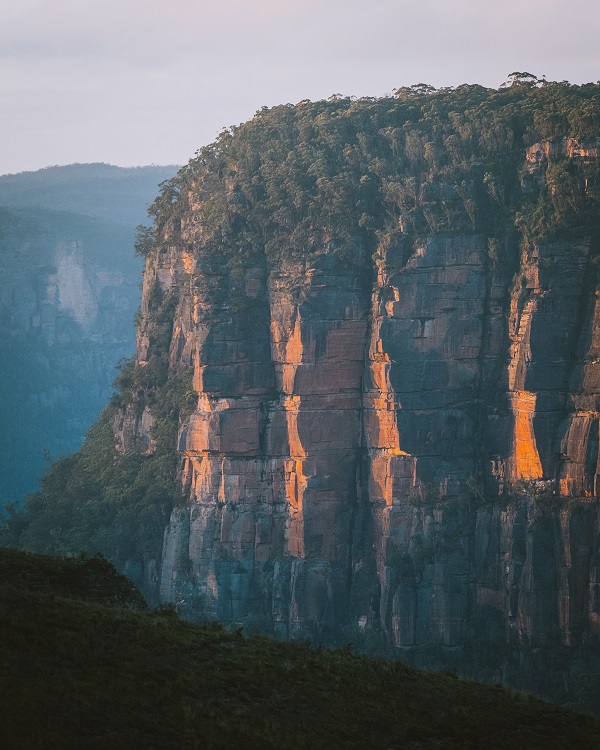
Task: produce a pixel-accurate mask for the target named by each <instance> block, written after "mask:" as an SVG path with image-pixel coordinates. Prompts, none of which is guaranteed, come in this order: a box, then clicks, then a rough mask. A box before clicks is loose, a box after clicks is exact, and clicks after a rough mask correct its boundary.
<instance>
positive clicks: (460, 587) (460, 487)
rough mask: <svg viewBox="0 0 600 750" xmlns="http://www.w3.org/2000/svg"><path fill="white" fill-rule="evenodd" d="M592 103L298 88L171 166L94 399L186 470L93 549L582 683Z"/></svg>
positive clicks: (595, 404) (426, 646) (591, 531)
mask: <svg viewBox="0 0 600 750" xmlns="http://www.w3.org/2000/svg"><path fill="white" fill-rule="evenodd" d="M599 103H600V93H599V89H598V87H597V86H595V85H591V84H590V85H587V86H582V87H577V86H569V85H568V84H544V85H543V86H535V85H532V84H519V85H514V86H512V87H510V88H507V89H504V90H502V89H501V90H499V91H493V90H487V89H483V88H482V87H478V86H464V87H460V88H459V89H457V90H442V91H439V92H433V93H428V92H423V91H422V90H421V89H420V88H418V87H417V88H414V89H409V90H406V89H404V90H399V91H398V92H397V93H396V96H395V97H394V98H388V99H382V100H356V101H351V100H347V99H336V98H333V99H332V100H329V101H328V102H318V103H315V104H313V103H310V102H302V103H300V104H299V105H296V106H295V107H291V106H286V107H279V108H275V109H273V110H263V111H261V112H259V113H258V114H257V116H256V117H255V119H254V120H252V121H251V122H250V123H247V124H245V125H242V126H240V127H239V128H236V129H234V130H233V131H231V132H227V133H224V134H223V135H222V136H221V137H220V139H219V141H218V142H217V143H216V144H214V145H213V146H211V147H208V148H206V149H203V150H201V151H200V152H199V153H198V155H197V157H196V158H195V159H193V160H192V161H191V162H190V163H189V165H188V166H187V167H186V168H184V169H183V170H182V171H181V172H180V173H179V175H178V177H177V178H175V179H174V180H172V181H171V182H170V183H169V184H168V185H167V186H165V188H164V190H163V192H162V193H161V195H160V196H159V198H158V199H157V201H156V202H155V204H154V206H153V210H154V213H155V216H156V221H155V225H154V229H153V235H152V237H150V238H149V242H148V245H147V247H146V251H147V259H146V270H145V274H144V287H143V301H142V308H141V316H140V323H139V326H138V331H137V354H136V360H135V364H134V365H132V367H131V370H130V371H129V372H128V373H127V377H126V378H125V379H124V380H123V381H122V383H121V386H122V388H121V395H120V397H119V400H118V403H116V404H115V406H114V408H113V410H112V411H110V412H109V413H107V414H106V415H105V420H107V422H108V421H110V424H111V425H112V430H113V431H114V435H115V436H116V440H117V444H118V450H119V451H120V455H121V458H120V459H119V460H122V461H123V460H125V458H126V457H127V456H128V455H130V454H131V451H134V452H135V451H137V454H136V455H138V460H139V461H140V462H142V463H143V465H144V466H146V467H148V466H151V465H156V464H153V461H155V460H156V461H157V460H158V457H160V460H161V461H166V456H167V454H168V453H169V451H171V453H170V454H169V455H170V456H171V458H172V464H171V467H172V469H170V471H172V472H176V480H177V485H178V487H179V490H178V492H176V493H175V494H172V495H170V496H169V498H170V500H169V502H170V503H172V504H173V509H172V512H171V515H170V519H169V521H168V523H167V524H166V527H165V528H164V544H163V545H162V553H161V557H160V559H159V558H158V554H157V552H156V550H157V549H158V546H159V545H158V544H155V546H154V547H153V549H154V552H153V554H154V558H153V559H152V560H150V559H149V557H148V556H146V557H145V558H144V556H143V555H141V558H142V559H139V558H138V559H137V562H136V560H134V559H133V558H132V557H131V555H132V554H133V553H131V552H130V553H128V554H129V557H127V555H125V553H123V552H122V549H121V548H119V550H116V548H115V547H112V548H111V549H112V550H114V551H113V557H117V558H119V556H120V558H119V559H120V560H121V567H122V568H123V569H127V570H128V571H129V572H130V573H131V574H133V575H134V576H137V579H136V580H138V582H140V585H142V586H144V587H145V589H144V590H145V591H146V593H148V592H149V591H152V590H154V591H158V592H159V593H158V596H159V599H160V601H161V602H163V603H169V604H173V605H174V606H175V607H176V608H177V610H178V611H179V612H180V613H182V615H183V616H185V617H186V618H189V619H192V620H206V619H217V620H219V621H222V622H225V623H230V624H235V625H236V626H240V625H243V626H244V627H245V628H249V629H258V630H263V631H267V632H271V633H274V634H276V635H278V636H281V637H292V638H304V637H309V638H313V639H317V640H324V641H329V642H331V641H335V640H336V639H337V640H340V639H343V640H353V641H354V642H356V643H359V644H360V645H362V646H363V647H365V648H375V647H377V648H385V647H387V648H392V649H393V650H394V651H395V652H396V653H400V654H401V655H402V657H403V658H404V659H406V660H409V661H412V662H414V663H417V664H420V665H427V666H434V667H441V666H443V665H452V666H455V667H457V668H460V669H461V670H462V671H463V672H465V673H468V674H474V675H476V676H478V677H480V678H486V679H490V680H494V681H504V682H506V683H508V684H512V685H516V686H519V687H526V688H527V689H533V690H537V691H538V692H540V693H542V694H545V695H548V696H550V697H552V698H553V699H555V700H561V701H575V702H578V705H580V706H585V707H589V706H590V701H592V698H590V696H592V695H593V693H594V690H595V687H594V685H595V683H594V682H593V681H594V674H597V673H598V667H599V666H600V650H599V637H600V600H599V599H598V585H599V583H598V582H599V573H600V570H599V564H600V557H599V555H600V515H599V510H600V505H599V504H598V487H597V476H598V471H599V470H598V465H599V464H598V462H599V447H598V446H599V437H598V435H599V433H598V424H599V419H600V406H599V401H598V395H599V389H600V368H599V364H598V363H599V362H600V357H599V353H598V347H599V346H600V339H599V336H600V333H599V322H600V319H599V318H598V316H599V315H600V309H599V301H598V300H599V299H600V285H599V276H598V268H599V266H600V261H598V257H599V251H600V245H599V238H600V234H599V228H600V223H599V219H600V213H599V205H598V199H599V197H600V195H599V186H600V168H599V162H598V137H599V135H600V133H599V131H598V122H600V119H599V116H600V109H599V106H600V104H599ZM188 378H191V386H190V385H189V380H188ZM169 425H170V430H171V432H169V433H168V434H167V432H166V428H167V426H169ZM159 428H160V429H159ZM175 429H176V431H177V436H176V451H174V448H175ZM110 434H111V436H112V434H113V433H112V432H111V433H110ZM165 441H167V442H165ZM168 441H172V442H171V443H170V447H168V450H167V448H165V446H166V445H167V443H168ZM153 456H155V457H157V458H156V459H154V458H153ZM74 471H75V474H71V475H70V476H76V475H77V471H78V470H77V468H75V469H74ZM164 497H167V494H165V495H164ZM73 502H74V506H75V505H76V500H75V499H74V500H73ZM153 502H154V503H155V506H153V507H158V500H155V501H153ZM167 506H169V503H167V502H166V501H165V502H163V504H162V505H161V506H160V507H161V512H162V513H163V514H164V515H163V517H166V514H167V512H168V511H167ZM169 507H170V506H169ZM121 512H124V511H122V510H120V511H119V513H121ZM107 528H108V527H107ZM32 538H33V537H31V535H30V537H29V539H30V540H31V539H32ZM136 543H137V544H138V547H137V548H136V550H139V539H138V542H136ZM135 554H138V555H139V552H136V553H135ZM134 557H135V555H134ZM136 566H137V567H136ZM154 587H156V588H154ZM592 707H593V706H592Z"/></svg>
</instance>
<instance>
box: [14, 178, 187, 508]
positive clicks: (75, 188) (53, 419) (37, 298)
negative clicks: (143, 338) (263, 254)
mask: <svg viewBox="0 0 600 750" xmlns="http://www.w3.org/2000/svg"><path fill="white" fill-rule="evenodd" d="M174 172H175V168H170V167H146V168H138V169H121V168H119V167H112V166H109V165H106V164H103V165H98V164H96V165H93V164H77V165H71V166H66V167H52V168H49V169H43V170H39V171H38V172H25V173H21V174H18V175H3V176H0V204H2V205H3V206H9V207H6V208H0V421H1V423H2V425H3V427H2V429H1V430H0V515H3V511H4V504H5V503H7V502H9V501H11V502H14V501H20V500H21V498H22V497H23V496H24V495H25V494H26V493H28V492H31V491H33V490H35V489H36V488H37V486H38V483H39V478H40V476H41V474H42V473H43V471H44V469H45V468H47V462H46V461H45V460H44V458H43V454H44V453H46V454H49V455H50V456H52V457H53V458H56V457H58V456H60V455H64V454H66V453H71V452H73V451H75V450H77V449H78V448H79V447H80V446H81V443H82V442H83V439H84V436H85V433H86V431H87V429H88V428H89V427H90V425H92V424H93V423H94V421H95V420H96V419H97V417H98V414H99V412H100V410H101V409H102V407H103V406H104V405H105V404H106V401H107V400H108V398H109V397H110V394H111V390H112V388H111V386H112V382H113V380H114V378H115V375H116V371H115V366H116V364H117V362H118V361H119V360H120V359H122V358H124V357H128V356H131V354H132V353H133V351H134V346H135V343H134V342H135V331H134V324H133V318H134V314H135V310H136V307H137V305H138V302H139V274H140V270H141V268H140V263H139V261H138V260H137V259H135V258H134V256H133V244H134V227H135V226H136V224H139V223H141V222H142V221H143V220H144V216H145V214H146V206H147V204H148V203H149V202H150V200H152V198H153V196H154V194H155V192H156V189H157V185H158V183H159V182H160V181H161V180H163V179H165V178H167V177H170V176H171V175H172V174H173V173H174ZM56 209H61V210H60V211H59V210H56Z"/></svg>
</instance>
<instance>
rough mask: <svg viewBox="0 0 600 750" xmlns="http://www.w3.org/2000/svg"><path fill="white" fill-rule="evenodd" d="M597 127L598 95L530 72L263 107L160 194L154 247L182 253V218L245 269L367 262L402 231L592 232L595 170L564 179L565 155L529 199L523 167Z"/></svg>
mask: <svg viewBox="0 0 600 750" xmlns="http://www.w3.org/2000/svg"><path fill="white" fill-rule="evenodd" d="M599 122H600V87H598V86H597V85H592V84H586V85H585V86H571V85H570V84H568V83H554V82H546V81H545V80H541V79H538V78H536V77H535V76H533V75H531V74H529V73H519V72H516V73H513V74H512V75H511V85H510V86H507V87H506V88H501V89H499V90H497V91H494V90H492V89H486V88H484V87H482V86H466V85H465V86H460V87H458V88H456V89H440V90H437V91H436V90H434V89H433V88H432V87H430V86H427V85H425V84H418V85H416V86H413V87H410V88H404V89H398V90H397V91H396V92H395V97H394V98H383V99H370V98H365V99H348V98H343V97H332V98H331V99H329V100H327V101H319V102H314V103H313V102H308V101H303V102H300V103H299V104H298V105H296V106H291V105H285V106H279V107H274V108H273V109H267V108H263V109H262V110H261V111H259V112H258V113H257V115H256V116H255V118H254V119H253V120H251V121H249V122H247V123H244V124H243V125H240V126H239V127H235V128H232V129H230V130H226V131H224V132H223V133H222V134H221V136H220V137H219V138H218V140H217V141H216V142H215V143H214V144H212V145H210V146H207V147H205V148H202V149H201V150H200V151H199V152H198V153H197V156H196V158H194V159H192V160H191V161H190V162H189V164H188V165H187V166H186V167H184V168H183V169H182V170H181V171H180V172H179V174H178V175H177V176H176V177H175V178H173V179H172V180H169V181H167V182H165V183H163V189H162V193H161V195H160V196H159V198H157V200H156V201H155V202H154V204H153V205H152V207H151V212H152V213H153V214H154V215H155V216H156V227H157V235H158V233H160V232H166V233H167V235H169V232H170V241H173V242H177V241H179V240H178V238H179V229H180V224H181V220H182V217H188V218H189V217H191V216H193V217H194V221H197V222H199V223H200V225H201V226H202V237H201V238H200V239H196V240H195V242H194V244H193V249H194V252H196V253H197V254H201V255H203V256H205V257H215V256H220V257H223V258H224V259H226V260H227V261H228V262H230V263H238V264H239V263H243V262H244V261H245V260H247V259H248V258H250V257H254V258H258V257H260V256H261V255H262V254H263V253H264V254H265V256H266V258H267V260H268V261H269V262H270V263H271V264H276V263H278V262H280V261H281V260H285V259H292V260H293V259H301V258H305V257H307V256H308V255H310V254H311V253H313V252H316V251H319V250H320V249H322V248H329V249H332V250H334V251H335V252H336V253H338V254H339V255H340V256H342V257H343V258H345V259H347V260H348V261H353V262H359V263H360V262H362V261H361V260H360V257H361V250H362V249H365V248H366V249H368V250H369V251H370V253H372V252H373V250H374V249H375V245H376V244H377V241H378V239H379V240H381V238H382V236H384V235H386V234H389V233H390V232H394V231H395V230H396V228H397V225H398V221H399V219H400V220H401V221H402V231H403V233H404V234H408V235H409V236H413V237H414V238H420V237H422V236H423V235H425V234H431V233H436V232H454V231H464V230H465V228H468V229H471V230H474V231H485V232H487V231H489V230H490V229H493V228H494V227H498V226H504V225H505V224H506V221H507V220H508V221H509V222H510V221H514V215H515V212H518V213H519V219H518V226H519V227H520V228H521V229H522V231H524V232H525V233H526V235H527V239H528V240H533V241H535V240H536V239H547V238H548V237H550V236H552V235H553V234H554V233H555V232H556V231H564V230H565V229H573V230H576V231H580V232H586V231H587V232H588V233H589V224H590V222H597V218H595V216H597V214H598V212H597V210H596V209H597V205H598V202H597V196H592V195H591V194H590V193H589V191H588V193H587V194H584V192H583V191H582V187H581V186H582V185H583V184H584V181H585V180H586V179H587V180H588V183H589V182H590V178H592V179H591V182H593V179H594V176H593V175H587V171H589V170H592V171H594V172H595V170H596V167H594V166H593V165H590V164H589V163H586V162H585V160H583V161H581V160H580V162H577V163H575V160H571V162H570V164H569V167H568V170H567V171H566V172H565V170H564V169H563V168H562V166H561V164H560V163H559V162H560V159H561V158H562V157H560V156H559V157H557V158H556V159H555V157H554V156H552V155H551V156H550V161H549V166H548V175H547V178H548V179H547V182H548V185H547V186H545V185H543V184H541V183H535V184H533V183H532V184H528V185H527V186H526V187H527V189H526V190H523V189H522V185H521V179H520V176H519V167H520V165H521V164H522V161H523V155H524V148H525V147H526V146H529V145H531V144H533V143H535V142H536V141H542V140H544V139H547V138H553V139H559V138H562V137H572V138H575V139H584V140H585V139H586V138H589V137H591V136H593V137H596V136H597V133H598V123H599ZM557 160H558V161H557ZM198 199H200V201H199V200H198ZM592 206H593V208H594V210H596V214H595V215H592V214H593V213H594V212H593V211H592V210H590V209H591V208H592ZM511 217H512V219H511ZM169 227H171V228H172V229H171V230H169ZM370 253H369V255H370Z"/></svg>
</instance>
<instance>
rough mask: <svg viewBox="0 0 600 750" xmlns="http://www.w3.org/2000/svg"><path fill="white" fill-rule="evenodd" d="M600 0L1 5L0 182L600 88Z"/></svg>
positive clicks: (163, 0)
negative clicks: (471, 87) (410, 99)
mask: <svg viewBox="0 0 600 750" xmlns="http://www.w3.org/2000/svg"><path fill="white" fill-rule="evenodd" d="M599 32H600V3H598V2H597V1H596V0H571V2H562V1H559V0H518V1H517V0H503V2H493V3H492V2H489V1H488V2H486V0H479V1H476V0H413V2H410V3H409V2H404V0H160V1H159V0H10V1H9V0H0V117H1V121H0V122H1V126H0V135H1V138H0V174H5V173H8V172H18V171H22V170H29V169H38V168H40V167H44V166H48V165H52V164H69V163H72V162H92V161H104V162H109V163H111V164H119V165H121V166H133V165H139V164H150V163H155V164H174V163H178V164H183V163H185V162H187V160H188V159H189V158H190V157H192V156H193V154H194V152H195V151H196V149H198V148H199V147H200V146H202V145H204V144H206V143H209V142H211V141H212V140H214V138H215V137H216V135H217V134H218V133H219V131H220V130H221V129H222V128H224V127H227V126H229V125H235V124H238V123H240V122H242V121H244V120H247V119H249V118H250V117H252V115H253V114H254V112H255V111H256V110H258V109H260V107H262V106H264V105H267V106H270V105H274V104H279V103H285V102H298V101H300V100H301V99H322V98H326V97H328V96H330V95H331V94H345V95H356V96H362V95H368V96H377V95H382V94H385V93H390V92H391V91H392V90H393V89H395V88H398V87H399V86H407V85H411V84H413V83H419V82H424V83H429V84H432V85H433V86H436V87H440V86H455V85H458V84H460V83H481V84H483V85H486V86H494V87H496V86H498V85H499V84H501V83H502V82H503V81H505V80H506V78H507V77H508V74H509V73H511V72H512V71H515V70H519V71H528V72H531V73H533V74H535V75H537V76H540V77H541V76H542V75H545V76H546V77H547V79H549V80H570V81H571V82H573V83H585V82H587V81H597V80H598V79H600V44H599V42H598V35H599Z"/></svg>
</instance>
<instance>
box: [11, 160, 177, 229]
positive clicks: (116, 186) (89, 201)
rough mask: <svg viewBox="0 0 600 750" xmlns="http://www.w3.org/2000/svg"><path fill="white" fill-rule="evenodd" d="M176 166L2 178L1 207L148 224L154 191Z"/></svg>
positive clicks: (72, 169)
mask: <svg viewBox="0 0 600 750" xmlns="http://www.w3.org/2000/svg"><path fill="white" fill-rule="evenodd" d="M178 169H179V166H178V165H174V164H171V165H159V166H157V165H148V166H140V167H117V166H115V165H113V164H104V163H100V162H98V163H92V164H66V165H61V166H51V167H44V168H43V169H38V170H36V171H32V172H18V173H15V174H5V175H0V206H7V207H17V206H18V207H22V206H38V207H40V208H50V209H54V210H59V211H72V212H76V213H81V214H84V215H86V216H92V217H94V218H99V219H104V220H106V221H111V222H114V223H116V224H127V225H132V224H133V225H134V226H135V224H141V223H144V222H145V221H146V214H145V210H144V209H145V207H147V206H148V205H149V204H150V203H151V202H152V200H154V197H155V196H156V193H157V187H156V186H157V185H158V184H159V183H161V182H163V180H167V179H170V178H171V177H173V175H174V174H175V173H176V172H177V170H178Z"/></svg>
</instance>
